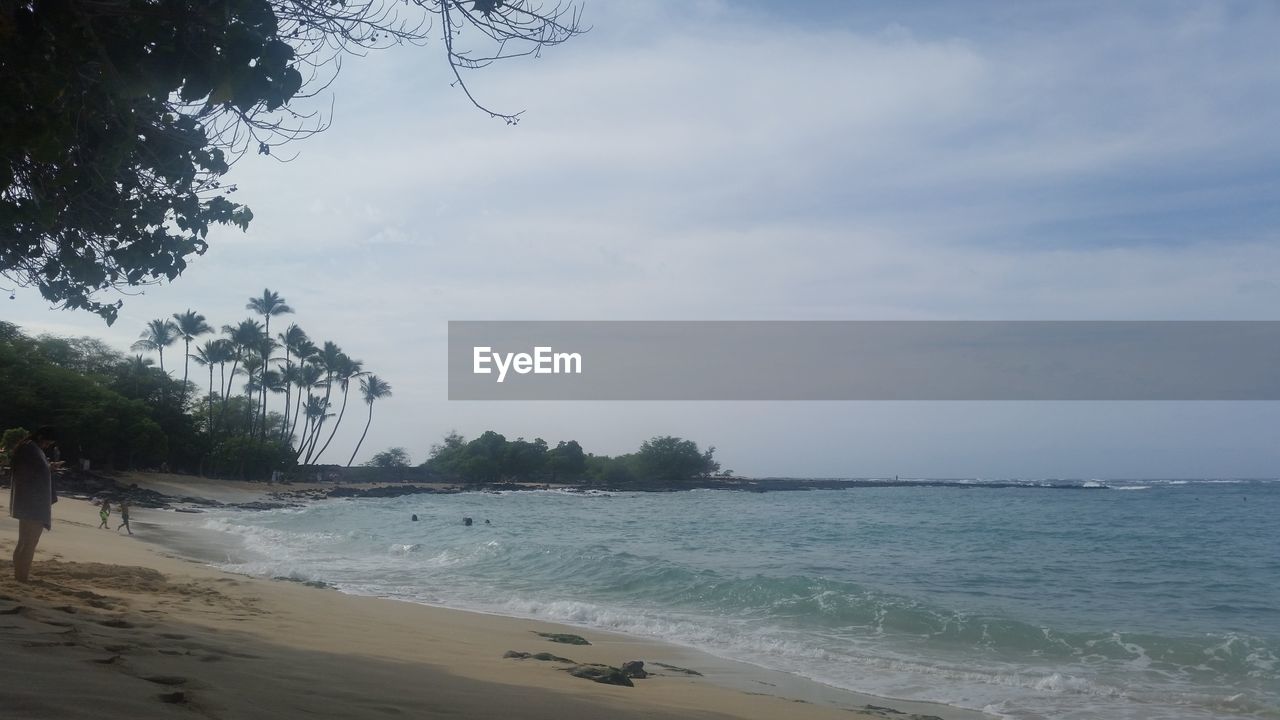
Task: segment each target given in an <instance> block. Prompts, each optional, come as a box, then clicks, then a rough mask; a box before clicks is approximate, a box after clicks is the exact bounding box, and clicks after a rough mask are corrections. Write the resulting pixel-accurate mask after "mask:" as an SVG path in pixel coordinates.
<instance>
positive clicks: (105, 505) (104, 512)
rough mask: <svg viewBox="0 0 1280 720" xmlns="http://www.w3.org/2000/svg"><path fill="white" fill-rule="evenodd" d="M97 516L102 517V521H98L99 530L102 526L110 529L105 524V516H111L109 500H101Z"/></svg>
mask: <svg viewBox="0 0 1280 720" xmlns="http://www.w3.org/2000/svg"><path fill="white" fill-rule="evenodd" d="M98 517H100V518H102V522H100V523H98V529H99V530H101V529H102V528H108V529H110V528H109V526H108V525H107V518H109V517H111V502H110V501H107V500H103V501H102V507H101V508H99V509H98Z"/></svg>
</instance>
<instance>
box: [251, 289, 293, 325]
mask: <svg viewBox="0 0 1280 720" xmlns="http://www.w3.org/2000/svg"><path fill="white" fill-rule="evenodd" d="M244 307H245V309H246V310H252V311H254V312H256V313H258V314H259V315H261V316H262V317H263V319H264V320H266V326H265V332H266V333H267V336H268V337H270V336H271V318H272V316H274V315H285V314H287V313H291V312H293V308H291V307H289V306H288V305H286V304H285V302H284V298H282V297H280V294H279V293H275V292H272V291H270V290H267V289H266V288H263V290H262V297H252V298H249V304H247V305H245V306H244Z"/></svg>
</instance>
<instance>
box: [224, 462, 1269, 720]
mask: <svg viewBox="0 0 1280 720" xmlns="http://www.w3.org/2000/svg"><path fill="white" fill-rule="evenodd" d="M1106 484H1108V485H1110V486H1112V488H1113V489H1108V490H1053V489H1043V488H1032V487H1026V488H1008V489H978V488H965V487H963V486H957V487H929V488H923V487H922V488H913V487H906V488H857V489H850V490H843V491H813V492H779V493H764V494H759V493H735V492H723V491H694V492H686V493H663V494H656V493H654V494H650V493H616V494H587V495H584V494H572V493H564V492H554V491H550V492H522V493H494V494H489V493H468V494H460V495H420V496H411V497H406V498H396V499H377V500H375V499H360V500H333V501H325V502H322V503H318V504H315V505H312V506H309V507H306V508H304V509H300V510H287V511H268V512H239V513H217V514H213V515H211V516H209V517H208V519H207V520H206V521H205V524H206V525H207V527H209V528H212V529H216V530H220V531H223V532H228V533H232V534H234V535H235V536H236V537H237V538H238V539H239V541H240V542H241V543H242V545H243V548H242V552H241V557H240V558H239V559H240V560H243V562H235V563H230V564H229V565H230V567H231V569H235V570H239V571H246V572H251V573H257V574H263V575H272V576H274V575H292V576H294V577H298V578H305V579H314V580H324V581H327V582H330V583H334V584H336V585H337V586H339V587H340V588H341V589H343V590H346V591H349V592H354V593H362V594H372V595H379V596H385V597H393V598H400V599H406V600H412V601H417V602H425V603H431V604H438V605H445V606H450V607H459V608H468V609H477V610H484V611H489V612H497V613H502V614H508V615H516V616H526V617H538V618H543V619H547V620H553V621H558V622H564V623H568V624H574V625H580V626H585V627H594V628H601V629H609V630H615V631H620V632H625V633H630V634H635V635H642V636H647V637H652V638H659V639H663V640H667V641H671V642H675V643H679V644H683V645H688V646H692V647H696V648H699V649H702V650H706V651H708V652H711V653H714V654H717V655H720V656H723V657H728V658H732V659H737V660H743V661H747V662H751V663H754V664H757V665H761V666H765V667H769V668H773V669H777V670H784V671H788V672H792V673H796V674H799V675H803V676H805V677H809V678H812V679H815V680H818V681H821V682H824V683H828V684H830V685H835V686H837V687H843V688H848V689H852V690H859V691H864V692H870V693H875V694H880V695H885V696H889V697H900V698H910V699H920V700H932V701H940V702H945V703H950V704H955V705H960V706H964V707H969V708H974V709H984V710H987V711H989V712H992V713H996V714H999V715H1002V716H1005V717H1010V718H1018V719H1019V720H1030V719H1035V718H1053V719H1072V720H1074V719H1076V718H1080V719H1083V718H1090V719H1093V718H1109V719H1112V720H1125V719H1129V718H1135V719H1136V718H1141V719H1143V720H1158V719H1164V718H1186V719H1193V720H1194V719H1198V718H1245V717H1268V718H1276V717H1280V662H1278V658H1280V552H1277V551H1278V550H1280V533H1278V532H1277V530H1278V529H1280V482H1268V481H1190V482H1186V481H1140V482H1139V481H1124V482H1120V481H1112V482H1107V483H1106ZM1118 488H1123V489H1118ZM411 513H417V514H418V516H419V517H420V518H421V521H420V522H417V523H413V522H410V521H409V517H410V514H411ZM464 515H466V516H471V517H473V518H475V520H476V525H474V526H472V527H464V526H463V524H462V517H463V516H464ZM485 519H489V520H490V521H491V522H492V524H491V525H485V524H484V520H485Z"/></svg>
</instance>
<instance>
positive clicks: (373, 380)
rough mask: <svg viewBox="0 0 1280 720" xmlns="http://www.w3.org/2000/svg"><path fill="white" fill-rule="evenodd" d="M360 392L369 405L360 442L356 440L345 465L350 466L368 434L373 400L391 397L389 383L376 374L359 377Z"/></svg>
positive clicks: (371, 418)
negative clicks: (354, 447)
mask: <svg viewBox="0 0 1280 720" xmlns="http://www.w3.org/2000/svg"><path fill="white" fill-rule="evenodd" d="M360 394H361V395H363V396H364V401H365V402H366V403H368V405H369V419H368V420H366V421H365V423H364V432H362V433H360V442H357V443H356V449H355V450H352V451H351V459H350V460H348V461H347V467H351V463H353V462H355V459H356V453H358V452H360V446H361V445H363V444H364V436H365V435H368V434H369V425H370V424H372V423H373V401H374V400H377V399H379V398H384V397H391V385H390V384H389V383H387V382H386V381H385V380H383V379H382V378H380V377H378V376H377V375H366V376H364V377H362V378H360Z"/></svg>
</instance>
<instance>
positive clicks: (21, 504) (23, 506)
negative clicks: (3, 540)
mask: <svg viewBox="0 0 1280 720" xmlns="http://www.w3.org/2000/svg"><path fill="white" fill-rule="evenodd" d="M54 434H55V433H54V429H53V428H51V427H42V428H40V429H39V430H36V431H35V432H34V433H32V434H31V435H29V436H28V437H27V439H26V440H23V441H22V442H21V443H18V446H17V447H16V448H14V450H13V460H12V463H11V464H12V468H13V481H12V483H10V488H9V514H10V515H11V516H13V517H15V518H17V520H18V544H17V546H16V547H14V549H13V577H14V579H15V580H17V581H18V582H27V580H28V578H29V577H30V576H31V561H32V560H33V559H34V558H35V555H36V545H37V544H38V543H39V542H40V534H41V533H42V532H44V531H45V530H52V529H53V477H52V473H51V472H50V465H49V458H48V457H46V456H45V451H46V450H51V449H52V447H53V443H54V440H55V439H56V438H55V437H54Z"/></svg>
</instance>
